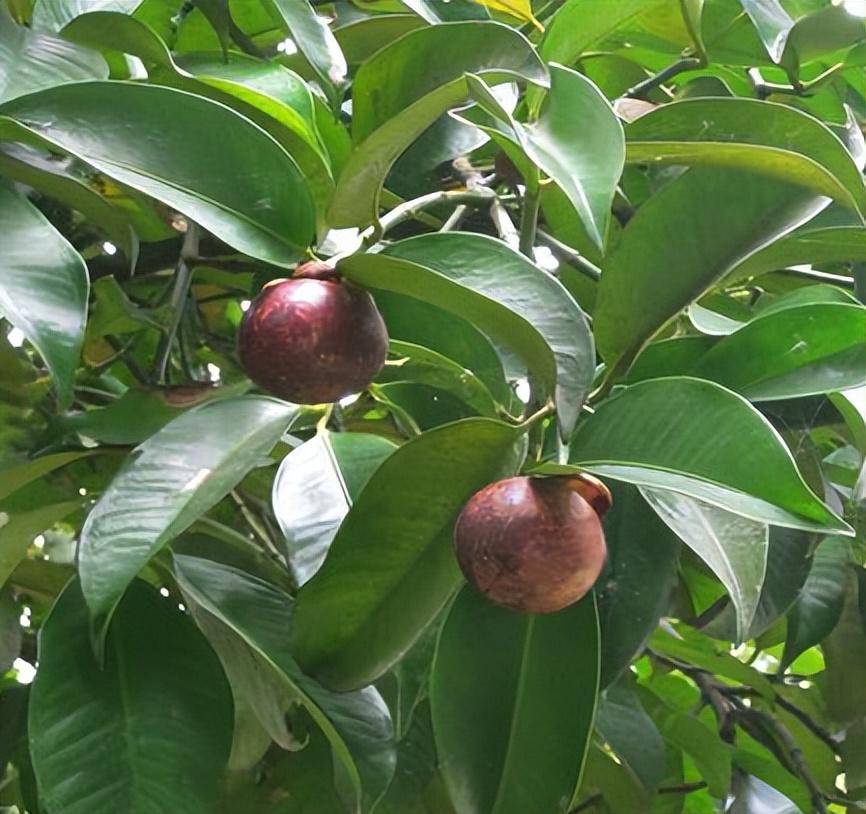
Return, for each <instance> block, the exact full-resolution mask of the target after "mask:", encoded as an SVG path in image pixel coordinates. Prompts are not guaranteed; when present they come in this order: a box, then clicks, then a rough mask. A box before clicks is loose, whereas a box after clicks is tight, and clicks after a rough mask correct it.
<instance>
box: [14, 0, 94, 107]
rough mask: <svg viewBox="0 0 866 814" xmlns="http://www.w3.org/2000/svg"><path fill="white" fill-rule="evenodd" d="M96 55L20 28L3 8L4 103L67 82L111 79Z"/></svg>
mask: <svg viewBox="0 0 866 814" xmlns="http://www.w3.org/2000/svg"><path fill="white" fill-rule="evenodd" d="M107 78H108V65H106V63H105V60H104V59H103V58H102V57H101V56H100V55H99V54H98V53H97V52H96V51H91V50H90V49H88V48H82V47H81V46H78V45H74V44H73V43H71V42H67V41H66V40H61V39H58V38H57V37H53V36H51V35H50V34H45V33H41V32H37V31H32V30H30V29H29V28H26V27H25V26H19V25H16V24H15V23H14V22H13V20H12V19H11V18H10V17H9V15H8V12H7V11H6V8H5V7H3V8H0V102H5V101H6V100H8V99H14V98H15V97H17V96H24V95H25V94H28V93H32V92H33V91H38V90H41V89H42V88H49V87H51V86H52V85H59V84H63V83H65V82H80V81H82V80H84V79H107Z"/></svg>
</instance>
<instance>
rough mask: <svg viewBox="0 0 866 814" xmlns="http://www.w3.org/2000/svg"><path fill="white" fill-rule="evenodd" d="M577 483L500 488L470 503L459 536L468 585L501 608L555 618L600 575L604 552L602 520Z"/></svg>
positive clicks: (531, 481)
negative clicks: (581, 492)
mask: <svg viewBox="0 0 866 814" xmlns="http://www.w3.org/2000/svg"><path fill="white" fill-rule="evenodd" d="M576 485H577V484H576V483H575V479H574V478H565V477H562V478H526V477H516V478H508V479H507V480H501V481H497V482H496V483H492V484H490V485H489V486H487V487H485V488H484V489H482V490H481V491H480V492H477V493H476V494H475V495H474V496H473V497H472V498H471V500H470V501H469V502H468V503H467V504H466V506H465V507H464V509H463V511H462V512H461V513H460V516H459V517H458V518H457V525H456V526H455V529H454V544H455V548H456V550H457V561H458V562H459V563H460V568H461V570H462V571H463V574H464V575H465V577H466V579H467V580H469V582H471V583H472V584H473V585H474V586H475V587H476V588H478V590H480V591H481V592H482V593H483V594H485V595H486V596H487V598H488V599H490V600H491V601H492V602H494V603H496V604H497V605H502V606H503V607H506V608H511V609H513V610H518V611H523V612H526V613H553V612H555V611H558V610H562V608H565V607H567V606H568V605H571V604H572V603H574V602H577V600H579V599H580V598H581V597H583V596H584V595H585V594H586V593H587V592H588V591H589V590H590V588H592V586H593V584H594V583H595V581H596V580H597V579H598V577H599V575H600V574H601V570H602V568H603V567H604V561H605V557H606V554H607V549H606V546H605V541H604V531H603V530H602V527H601V522H600V520H599V516H598V514H597V513H596V512H595V510H594V509H593V507H592V506H591V505H590V504H589V503H588V502H587V501H586V500H585V499H584V498H583V497H581V495H580V494H579V493H578V491H577V490H576V489H575V486H576Z"/></svg>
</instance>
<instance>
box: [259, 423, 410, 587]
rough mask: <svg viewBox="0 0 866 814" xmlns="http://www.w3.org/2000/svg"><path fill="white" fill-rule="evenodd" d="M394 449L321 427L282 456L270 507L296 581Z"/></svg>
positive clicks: (319, 556) (313, 565) (320, 557)
mask: <svg viewBox="0 0 866 814" xmlns="http://www.w3.org/2000/svg"><path fill="white" fill-rule="evenodd" d="M395 449H396V446H395V445H394V444H393V443H391V442H390V441H388V440H386V439H385V438H380V437H379V436H378V435H368V434H365V433H358V432H339V433H331V432H327V431H325V432H321V433H319V434H317V435H316V436H315V437H314V438H311V439H310V440H309V441H307V442H306V443H304V444H301V445H300V446H299V447H297V448H295V449H293V450H292V451H291V452H290V453H289V454H288V455H286V457H285V458H283V461H282V463H281V464H280V468H279V470H278V471H277V475H276V477H275V478H274V488H273V508H274V515H275V517H276V518H277V522H278V523H279V524H280V528H281V529H282V532H283V534H284V535H285V538H286V546H287V548H288V554H289V557H288V559H289V565H290V566H291V568H292V572H293V573H294V575H295V579H296V580H297V582H298V585H303V584H304V583H305V582H307V581H308V580H309V579H310V578H311V577H312V576H313V575H314V574H315V573H316V571H318V570H319V568H320V566H321V565H322V562H323V561H324V559H325V555H326V554H327V553H328V548H330V545H331V541H332V540H333V539H334V535H336V533H337V529H338V528H339V527H340V523H342V522H343V518H344V517H345V516H346V513H347V512H348V511H349V507H350V506H351V505H352V501H354V500H355V499H356V498H357V497H358V495H359V494H360V493H361V489H363V487H364V486H365V484H366V483H367V481H368V480H369V479H370V476H371V475H372V474H373V472H374V471H375V470H376V469H377V468H378V466H379V465H380V464H381V463H382V461H384V460H385V459H386V458H387V457H388V456H389V455H390V454H391V453H392V452H393V451H394V450H395Z"/></svg>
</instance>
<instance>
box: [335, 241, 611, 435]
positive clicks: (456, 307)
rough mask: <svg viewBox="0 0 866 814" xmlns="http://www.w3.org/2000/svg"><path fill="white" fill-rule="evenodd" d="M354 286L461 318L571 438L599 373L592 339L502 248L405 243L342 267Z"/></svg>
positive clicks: (545, 282) (575, 312) (565, 297)
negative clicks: (506, 357)
mask: <svg viewBox="0 0 866 814" xmlns="http://www.w3.org/2000/svg"><path fill="white" fill-rule="evenodd" d="M340 269H341V270H342V271H343V272H344V274H346V276H347V277H349V279H352V280H356V281H357V282H359V283H360V284H362V285H365V286H370V287H371V288H378V289H387V290H390V291H396V292H398V293H401V294H408V295H410V296H416V297H418V298H419V299H424V300H425V301H427V302H429V303H433V304H434V305H437V306H439V307H440V308H443V309H445V310H448V311H451V312H452V313H454V314H456V315H458V316H461V317H464V318H466V319H468V320H470V321H471V322H473V323H474V324H475V325H476V326H477V327H479V328H480V329H481V330H483V331H484V332H485V333H487V334H489V335H490V336H491V337H493V338H494V339H497V340H499V341H501V342H502V343H503V344H505V345H507V346H509V347H511V348H513V349H514V350H515V351H516V352H517V353H518V354H519V355H520V357H521V359H522V360H523V361H524V362H525V363H526V364H527V366H528V367H529V369H530V371H531V374H532V376H533V378H535V379H537V380H538V382H539V384H540V385H541V386H542V387H544V389H545V391H546V392H547V393H552V392H554V391H555V395H556V402H557V409H558V418H559V423H560V428H561V430H562V432H563V434H564V435H566V436H567V435H568V434H570V432H571V430H572V428H573V427H574V422H575V421H576V420H577V415H578V412H579V411H580V406H581V404H582V403H583V401H584V399H585V398H586V395H587V393H588V392H589V388H590V386H591V384H592V377H593V374H594V372H595V355H594V350H593V345H592V334H591V333H590V331H589V326H588V325H587V322H586V318H585V317H584V315H583V313H582V312H581V310H580V308H579V307H578V305H577V304H576V303H575V302H574V300H573V299H572V298H571V295H570V294H569V293H568V292H567V291H566V290H565V289H564V288H563V287H562V285H561V284H560V283H558V282H557V281H556V280H555V279H554V278H553V277H551V276H550V275H548V274H546V273H545V272H543V271H541V269H539V268H538V267H537V266H536V265H534V264H533V263H531V262H530V261H529V260H527V259H526V258H525V257H523V256H522V255H520V254H518V253H517V252H516V251H514V250H513V249H509V248H508V247H507V246H506V245H505V244H504V243H502V242H501V241H496V240H493V239H492V238H489V237H486V236H483V235H470V234H467V233H456V232H453V233H439V234H433V235H423V236H421V237H415V238H410V239H408V240H401V241H400V242H398V243H394V244H391V245H390V246H389V247H388V248H387V249H385V251H384V252H383V253H382V254H377V255H370V254H367V255H355V256H354V257H351V258H348V259H347V260H345V261H343V263H341V264H340Z"/></svg>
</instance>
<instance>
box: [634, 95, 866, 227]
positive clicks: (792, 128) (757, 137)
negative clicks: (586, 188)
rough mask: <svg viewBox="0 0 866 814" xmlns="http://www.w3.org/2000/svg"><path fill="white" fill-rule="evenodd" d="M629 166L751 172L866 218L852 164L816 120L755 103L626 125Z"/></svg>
mask: <svg viewBox="0 0 866 814" xmlns="http://www.w3.org/2000/svg"><path fill="white" fill-rule="evenodd" d="M626 136H627V138H628V152H627V156H628V160H629V161H630V162H637V163H645V162H660V163H671V164H677V165H681V164H685V165H697V164H703V165H710V166H718V167H724V168H729V169H738V170H747V171H750V172H752V173H754V174H755V175H758V176H761V175H765V176H767V177H769V178H775V179H776V180H781V181H785V182H787V183H791V184H796V185H799V186H802V187H804V188H805V189H809V190H812V191H813V192H817V193H819V194H823V195H827V196H828V197H832V198H835V199H836V200H838V201H839V202H840V203H843V204H844V205H845V206H847V207H849V208H851V209H853V210H854V211H856V212H859V213H860V216H861V218H862V217H863V216H864V214H866V186H864V183H863V176H862V175H861V174H860V171H859V169H858V168H857V164H856V163H855V161H854V159H853V157H852V156H851V154H850V153H849V152H848V150H846V149H845V146H844V145H843V144H842V142H841V141H840V140H839V139H838V138H837V137H836V136H835V135H834V133H833V132H832V131H831V130H830V129H829V128H828V127H827V126H826V125H824V124H823V123H821V122H820V121H819V120H818V119H815V118H812V117H811V116H809V115H807V114H805V113H802V112H800V111H799V110H796V109H795V108H792V107H789V106H787V105H781V104H775V103H773V102H766V101H758V100H757V99H735V98H727V99H722V98H716V99H685V100H683V101H681V102H674V103H672V104H668V105H661V106H659V107H658V108H656V109H655V110H653V111H650V112H649V113H647V114H646V115H644V116H641V117H640V118H638V119H637V120H636V121H634V122H632V123H631V124H629V125H627V127H626Z"/></svg>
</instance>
